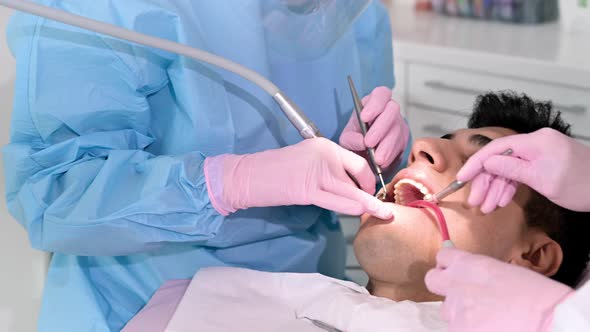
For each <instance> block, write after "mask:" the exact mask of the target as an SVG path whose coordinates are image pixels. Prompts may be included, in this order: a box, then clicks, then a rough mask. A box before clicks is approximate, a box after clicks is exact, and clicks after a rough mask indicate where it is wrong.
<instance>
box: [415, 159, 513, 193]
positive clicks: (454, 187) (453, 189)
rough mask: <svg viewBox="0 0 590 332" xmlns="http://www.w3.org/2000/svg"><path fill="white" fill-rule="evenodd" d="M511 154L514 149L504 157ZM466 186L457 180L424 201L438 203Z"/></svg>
mask: <svg viewBox="0 0 590 332" xmlns="http://www.w3.org/2000/svg"><path fill="white" fill-rule="evenodd" d="M511 154H512V149H508V150H506V151H504V152H502V156H509V155H511ZM466 184H467V182H463V181H459V180H455V181H453V182H451V184H449V185H448V186H446V187H445V188H444V189H443V190H441V191H439V192H437V193H436V194H434V195H426V196H424V200H425V201H430V202H433V203H438V202H440V201H441V200H442V199H443V198H445V197H447V196H449V195H450V194H452V193H454V192H457V191H458V190H459V189H461V188H463V187H465V185H466ZM427 196H428V197H427Z"/></svg>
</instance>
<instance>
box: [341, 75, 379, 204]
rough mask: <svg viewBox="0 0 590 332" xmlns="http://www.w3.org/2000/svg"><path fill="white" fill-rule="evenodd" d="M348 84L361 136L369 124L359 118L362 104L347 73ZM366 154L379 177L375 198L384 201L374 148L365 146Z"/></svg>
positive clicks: (365, 132)
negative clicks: (378, 189) (377, 191)
mask: <svg viewBox="0 0 590 332" xmlns="http://www.w3.org/2000/svg"><path fill="white" fill-rule="evenodd" d="M348 86H349V87H350V93H351V94H352V100H353V102H354V112H355V113H356V118H357V120H358V122H359V127H360V128H361V133H362V134H363V137H365V136H366V135H367V130H368V129H369V125H368V124H366V123H364V122H363V120H361V111H362V109H363V104H362V103H361V100H360V98H359V95H358V93H357V92H356V88H355V87H354V82H352V78H351V77H350V75H348ZM367 155H368V156H369V164H370V165H371V169H372V170H373V173H374V174H375V175H376V176H378V177H379V181H380V182H381V190H380V191H379V193H377V198H378V199H379V200H381V201H385V199H386V198H387V187H386V186H385V180H383V172H382V171H381V167H379V165H378V164H377V161H375V149H373V148H369V147H368V148H367Z"/></svg>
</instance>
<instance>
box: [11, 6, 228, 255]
mask: <svg viewBox="0 0 590 332" xmlns="http://www.w3.org/2000/svg"><path fill="white" fill-rule="evenodd" d="M82 3H83V2H82ZM76 5H78V4H76V3H73V4H72V6H76ZM79 5H83V4H81V3H79ZM162 15H163V14H162ZM152 19H154V20H156V21H158V19H159V18H157V17H153V18H152ZM164 22H165V20H164ZM150 33H155V31H150ZM158 33H159V34H161V35H162V34H166V33H167V31H166V29H164V30H163V31H159V32H158ZM162 37H166V38H170V39H173V36H172V37H171V36H162ZM9 39H10V47H11V50H12V52H13V54H14V56H15V57H16V59H17V80H16V91H15V105H14V111H13V118H12V125H11V133H10V143H9V145H7V146H6V147H5V148H4V150H3V158H4V165H5V174H6V179H7V184H6V188H7V194H6V195H7V197H6V198H7V202H8V207H9V210H10V212H11V214H12V215H13V216H14V217H15V218H16V219H17V220H18V221H19V222H20V223H21V224H22V225H23V226H24V227H25V228H26V230H27V231H28V234H29V239H30V242H31V244H32V246H33V247H34V248H37V249H40V250H45V251H52V252H61V253H67V254H75V255H126V254H129V253H133V252H143V251H148V250H151V249H157V248H159V247H160V246H162V245H163V244H165V243H170V242H191V243H195V244H204V243H206V241H207V240H208V239H211V238H213V237H215V236H216V232H217V230H218V228H219V225H220V223H221V222H222V221H223V217H222V216H221V215H219V214H218V213H217V212H216V211H215V210H214V209H213V207H212V206H211V204H210V201H209V197H208V194H207V189H206V185H205V180H204V175H203V171H202V168H203V163H204V155H203V154H202V153H200V152H190V153H186V154H181V155H157V156H156V155H154V154H152V153H150V152H148V150H149V149H148V148H149V146H150V144H152V143H153V142H154V141H155V135H154V133H153V132H152V131H151V129H150V122H151V121H153V114H152V110H151V109H150V105H149V103H148V101H147V96H149V95H150V94H151V93H154V92H155V91H158V90H159V89H162V88H163V87H164V86H166V85H167V84H168V81H167V75H166V72H165V67H166V66H167V65H168V64H169V61H170V57H169V56H167V55H166V54H164V53H161V54H157V53H148V52H145V49H142V48H139V47H133V46H129V45H126V44H124V43H118V42H116V41H114V40H110V39H109V38H107V37H99V36H97V35H96V34H93V33H89V32H86V31H82V30H79V29H76V28H73V27H66V26H64V25H61V24H58V23H54V22H51V21H46V20H44V19H40V18H36V17H31V16H27V15H21V14H19V15H18V16H16V17H15V18H13V20H12V21H11V24H10V27H9ZM142 50H143V51H142ZM130 59H133V60H130ZM164 111H165V110H164Z"/></svg>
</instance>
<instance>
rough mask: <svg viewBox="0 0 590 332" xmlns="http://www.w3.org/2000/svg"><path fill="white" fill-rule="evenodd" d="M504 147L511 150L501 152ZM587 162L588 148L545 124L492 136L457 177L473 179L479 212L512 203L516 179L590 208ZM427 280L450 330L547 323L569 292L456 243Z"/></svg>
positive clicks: (557, 199) (575, 206)
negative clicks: (524, 131) (505, 153)
mask: <svg viewBox="0 0 590 332" xmlns="http://www.w3.org/2000/svg"><path fill="white" fill-rule="evenodd" d="M507 149H512V150H513V153H512V155H510V156H502V155H501V153H502V152H503V151H506V150H507ZM589 166H590V149H589V148H587V147H585V146H584V145H582V144H581V143H579V142H577V141H575V140H574V139H573V138H570V137H568V136H566V135H564V134H561V133H559V132H557V131H555V130H553V129H549V128H544V129H541V130H538V131H536V132H533V133H530V134H522V135H513V136H507V137H503V138H499V139H495V140H494V141H493V142H491V143H489V144H488V145H487V146H485V147H484V148H482V149H481V150H480V151H478V152H477V153H475V154H474V155H473V156H472V157H471V158H470V159H469V160H468V161H467V163H466V164H465V165H464V166H463V168H462V169H461V170H460V171H459V173H458V174H457V179H458V180H460V181H472V183H471V192H470V196H469V203H470V204H471V205H473V206H480V207H481V211H482V212H483V213H490V212H492V211H493V210H495V209H496V207H498V206H499V207H503V206H506V205H507V204H508V203H510V201H511V200H512V197H513V196H514V194H515V193H516V187H517V184H518V183H522V184H525V185H527V186H529V187H530V188H532V189H533V190H535V191H537V192H539V193H540V194H542V195H543V196H545V197H547V198H548V199H549V200H551V201H552V202H554V203H555V204H557V205H560V206H561V207H564V208H566V209H569V210H574V211H590V199H588V194H587V193H588V188H590V177H588V171H587V169H588V167H589ZM589 222H590V221H589ZM563 227H567V225H563ZM425 281H426V285H427V286H428V288H429V289H430V290H431V291H432V292H434V293H436V294H439V295H442V296H445V301H444V304H443V307H442V315H443V318H444V319H446V320H448V321H449V331H467V330H469V331H496V330H498V331H548V330H549V329H550V327H551V324H552V320H553V315H554V314H553V313H554V310H555V308H556V306H557V305H558V304H560V303H562V302H564V301H565V299H567V298H568V297H569V296H573V294H574V290H573V289H571V288H570V287H568V286H566V285H563V284H561V283H558V282H556V281H553V280H551V279H549V278H546V277H544V276H542V275H540V274H538V273H535V272H532V271H530V270H527V269H524V268H522V267H519V266H514V265H511V264H506V263H503V262H500V261H498V260H495V259H492V258H489V257H485V256H480V255H474V254H470V253H467V252H464V251H461V250H457V249H441V251H440V252H439V253H438V255H437V266H436V268H435V269H432V270H431V271H430V272H428V274H427V275H426V279H425ZM586 301H588V300H586ZM578 302H579V301H578Z"/></svg>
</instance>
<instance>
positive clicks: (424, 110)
mask: <svg viewBox="0 0 590 332" xmlns="http://www.w3.org/2000/svg"><path fill="white" fill-rule="evenodd" d="M406 111H407V114H408V116H407V119H408V123H409V125H410V130H411V131H412V137H413V138H414V139H417V138H421V137H441V136H442V135H445V134H448V133H452V132H454V131H455V130H457V129H462V128H467V120H468V117H467V116H466V115H457V114H456V113H453V112H451V111H450V110H448V109H444V108H440V107H429V106H428V105H419V106H418V105H416V104H414V105H410V106H409V107H408V109H407V110H406ZM574 136H575V137H576V139H577V140H578V141H580V142H581V143H583V144H585V145H587V146H588V147H590V138H587V137H582V136H580V135H577V136H576V135H574Z"/></svg>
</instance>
